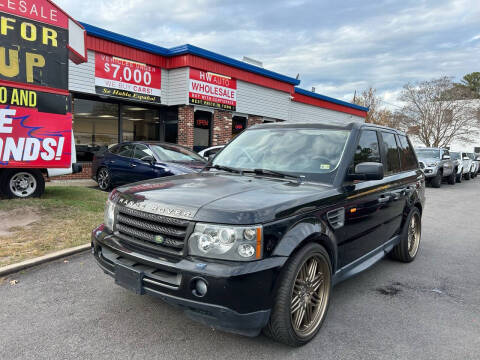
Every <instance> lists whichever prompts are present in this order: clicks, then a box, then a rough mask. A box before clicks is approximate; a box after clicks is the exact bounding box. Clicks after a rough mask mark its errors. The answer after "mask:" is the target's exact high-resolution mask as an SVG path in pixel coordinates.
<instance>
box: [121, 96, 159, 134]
mask: <svg viewBox="0 0 480 360" xmlns="http://www.w3.org/2000/svg"><path fill="white" fill-rule="evenodd" d="M159 138H160V118H159V113H158V110H157V109H148V108H143V107H139V106H127V105H122V141H147V140H158V139H159Z"/></svg>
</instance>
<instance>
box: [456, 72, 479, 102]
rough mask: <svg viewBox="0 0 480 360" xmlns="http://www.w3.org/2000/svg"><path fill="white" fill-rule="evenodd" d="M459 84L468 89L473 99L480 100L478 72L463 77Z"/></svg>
mask: <svg viewBox="0 0 480 360" xmlns="http://www.w3.org/2000/svg"><path fill="white" fill-rule="evenodd" d="M460 84H461V85H462V86H465V87H466V88H467V89H469V90H470V91H471V92H472V93H473V94H474V95H475V97H477V98H480V72H472V73H470V74H467V75H465V76H464V77H463V79H462V80H461V81H460Z"/></svg>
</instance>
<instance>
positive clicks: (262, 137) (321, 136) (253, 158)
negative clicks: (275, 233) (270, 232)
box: [212, 128, 350, 182]
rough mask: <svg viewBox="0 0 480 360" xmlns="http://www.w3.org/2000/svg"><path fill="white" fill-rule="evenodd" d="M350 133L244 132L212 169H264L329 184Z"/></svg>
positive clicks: (227, 148)
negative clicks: (215, 167)
mask: <svg viewBox="0 0 480 360" xmlns="http://www.w3.org/2000/svg"><path fill="white" fill-rule="evenodd" d="M349 135H350V130H344V129H318V128H315V129H314V128H304V129H299V128H273V129H272V128H270V129H254V130H247V131H245V132H243V133H242V134H241V135H239V136H238V137H237V138H236V139H235V140H234V141H232V142H231V143H230V144H229V145H228V146H227V147H226V148H225V149H224V150H223V151H222V152H221V153H220V154H219V155H218V156H217V157H216V158H215V159H214V161H213V164H212V165H213V166H217V167H222V166H223V167H229V168H235V169H242V170H244V171H245V170H253V169H263V170H270V171H277V172H282V173H288V174H291V175H297V176H305V177H306V178H307V179H309V180H314V181H322V182H332V181H333V179H334V176H335V172H336V170H337V167H338V164H339V162H340V159H341V158H342V154H343V151H344V149H345V145H346V143H347V139H348V137H349Z"/></svg>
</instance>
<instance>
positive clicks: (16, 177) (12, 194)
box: [0, 169, 45, 199]
mask: <svg viewBox="0 0 480 360" xmlns="http://www.w3.org/2000/svg"><path fill="white" fill-rule="evenodd" d="M0 188H1V192H2V194H3V195H4V196H5V197H7V198H8V199H15V198H20V199H26V198H30V197H40V196H42V195H43V193H44V192H45V179H44V178H43V175H42V173H41V172H40V170H37V169H7V170H6V171H5V173H4V174H3V176H2V180H1V184H0Z"/></svg>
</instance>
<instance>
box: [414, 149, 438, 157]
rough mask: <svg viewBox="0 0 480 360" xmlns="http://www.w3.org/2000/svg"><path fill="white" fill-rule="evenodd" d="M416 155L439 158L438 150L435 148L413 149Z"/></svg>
mask: <svg viewBox="0 0 480 360" xmlns="http://www.w3.org/2000/svg"><path fill="white" fill-rule="evenodd" d="M415 152H416V153H417V156H418V157H420V158H424V159H427V158H428V159H432V158H433V159H440V150H437V149H415Z"/></svg>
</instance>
